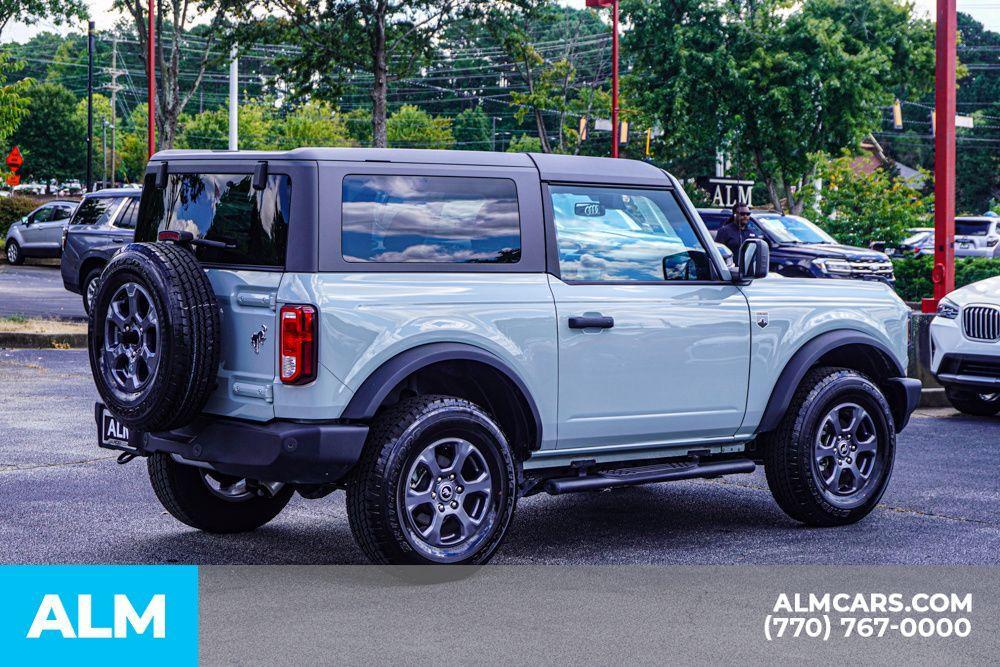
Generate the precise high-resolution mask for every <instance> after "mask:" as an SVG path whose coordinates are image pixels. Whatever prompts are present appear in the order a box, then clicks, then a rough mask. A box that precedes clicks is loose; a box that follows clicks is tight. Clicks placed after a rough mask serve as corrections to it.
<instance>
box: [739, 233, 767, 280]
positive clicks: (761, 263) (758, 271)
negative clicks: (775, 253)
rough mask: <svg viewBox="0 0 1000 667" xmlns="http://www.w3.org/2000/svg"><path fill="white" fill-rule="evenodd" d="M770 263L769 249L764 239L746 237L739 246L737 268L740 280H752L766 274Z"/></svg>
mask: <svg viewBox="0 0 1000 667" xmlns="http://www.w3.org/2000/svg"><path fill="white" fill-rule="evenodd" d="M770 263H771V249H770V247H768V245H767V241H765V240H764V239H747V240H746V241H744V242H743V245H742V246H741V247H740V256H739V270H740V279H741V280H754V279H756V278H764V277H765V276H767V270H768V266H769V265H770Z"/></svg>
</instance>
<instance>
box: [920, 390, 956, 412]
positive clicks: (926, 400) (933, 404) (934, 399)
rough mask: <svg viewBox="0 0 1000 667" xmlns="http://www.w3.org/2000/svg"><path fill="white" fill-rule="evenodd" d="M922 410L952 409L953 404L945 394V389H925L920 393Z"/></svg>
mask: <svg viewBox="0 0 1000 667" xmlns="http://www.w3.org/2000/svg"><path fill="white" fill-rule="evenodd" d="M918 407H921V408H950V407H951V403H949V402H948V397H947V396H946V395H945V393H944V388H943V387H924V388H923V389H922V390H921V391H920V405H919V406H918Z"/></svg>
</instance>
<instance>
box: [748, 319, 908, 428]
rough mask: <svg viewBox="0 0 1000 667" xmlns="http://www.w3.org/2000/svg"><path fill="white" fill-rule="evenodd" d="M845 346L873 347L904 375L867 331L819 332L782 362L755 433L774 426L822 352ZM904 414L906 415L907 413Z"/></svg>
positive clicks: (889, 353) (887, 351)
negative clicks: (783, 363)
mask: <svg viewBox="0 0 1000 667" xmlns="http://www.w3.org/2000/svg"><path fill="white" fill-rule="evenodd" d="M846 345H865V346H868V347H871V348H874V349H875V350H877V351H878V352H880V353H881V354H882V355H883V356H884V357H885V358H886V359H889V360H890V361H891V362H892V368H893V369H894V370H895V372H896V375H897V376H898V377H906V369H904V368H902V367H901V366H900V365H899V362H898V361H897V360H896V357H895V356H894V355H893V354H892V351H891V350H889V348H888V347H886V346H885V345H884V344H883V343H882V342H881V341H879V340H878V339H877V338H875V337H873V336H871V335H870V334H865V333H862V332H860V331H848V330H843V329H842V330H839V331H828V332H826V333H823V334H820V335H818V336H816V337H815V338H812V339H811V340H809V341H808V342H806V343H805V344H804V345H802V347H800V348H799V349H798V350H796V352H795V354H793V355H792V358H791V359H789V360H788V363H786V364H785V367H784V368H783V369H782V371H781V374H780V375H778V379H777V381H776V382H775V383H774V388H773V389H772V390H771V397H770V398H769V399H768V401H767V407H766V408H764V414H763V415H762V416H761V420H760V425H759V426H758V427H757V433H766V432H767V431H773V430H774V429H776V428H777V427H778V423H779V422H780V421H781V418H782V417H784V416H785V412H787V411H788V406H789V405H790V404H791V402H792V397H793V396H795V391H796V390H797V389H798V388H799V383H800V382H801V381H802V378H803V377H805V375H806V373H807V372H808V371H809V369H810V368H812V367H813V366H814V365H815V364H816V362H817V361H819V359H820V358H822V357H823V355H825V354H827V353H828V352H831V351H833V350H836V349H837V348H839V347H844V346H846ZM907 416H909V414H908V413H907Z"/></svg>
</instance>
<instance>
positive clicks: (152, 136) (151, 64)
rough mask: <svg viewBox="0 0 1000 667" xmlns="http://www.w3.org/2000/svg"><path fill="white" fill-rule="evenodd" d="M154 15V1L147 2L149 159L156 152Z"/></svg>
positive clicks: (147, 129) (147, 130)
mask: <svg viewBox="0 0 1000 667" xmlns="http://www.w3.org/2000/svg"><path fill="white" fill-rule="evenodd" d="M155 13H156V0H149V34H148V36H147V38H146V95H147V98H148V106H149V118H148V121H147V128H146V132H147V146H148V150H149V157H153V153H155V152H156V64H155V63H156V61H155V60H154V56H153V54H154V48H155V42H156V37H155V33H154V28H153V15H154V14H155Z"/></svg>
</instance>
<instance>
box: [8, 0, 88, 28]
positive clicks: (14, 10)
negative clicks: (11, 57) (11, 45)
mask: <svg viewBox="0 0 1000 667" xmlns="http://www.w3.org/2000/svg"><path fill="white" fill-rule="evenodd" d="M86 17H87V9H86V5H85V4H84V3H83V2H82V1H81V0H0V37H3V31H4V28H6V27H7V24H8V23H10V21H11V19H14V20H16V21H18V22H19V23H24V24H27V25H34V24H36V23H38V22H39V21H50V22H52V23H57V24H62V23H64V22H66V21H68V20H70V19H83V18H86Z"/></svg>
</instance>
